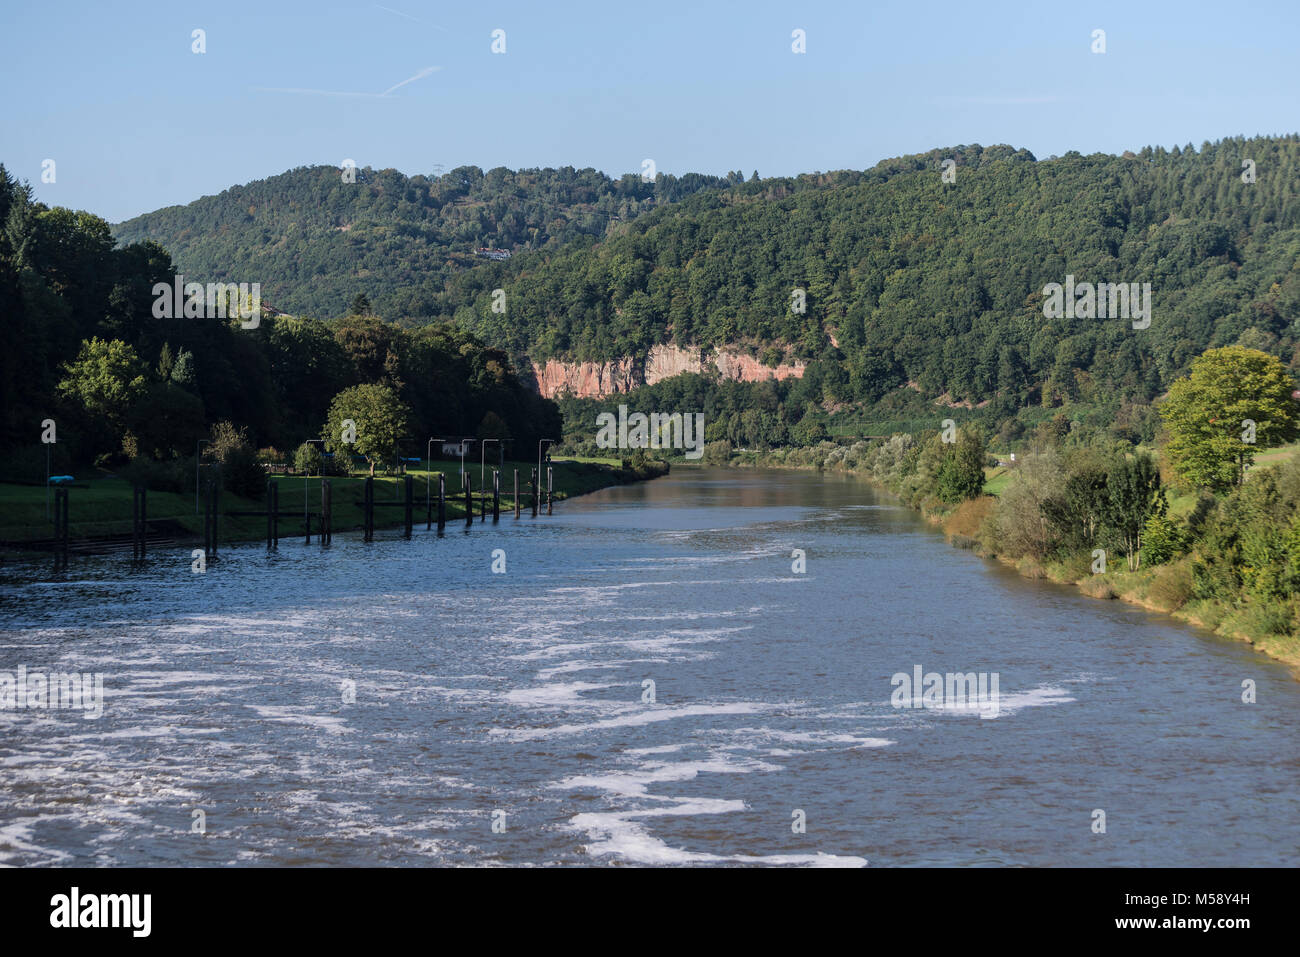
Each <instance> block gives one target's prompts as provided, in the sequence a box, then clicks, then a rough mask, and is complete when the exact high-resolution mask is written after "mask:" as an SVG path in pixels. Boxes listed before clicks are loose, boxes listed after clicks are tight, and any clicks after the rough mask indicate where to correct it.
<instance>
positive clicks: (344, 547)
mask: <svg viewBox="0 0 1300 957" xmlns="http://www.w3.org/2000/svg"><path fill="white" fill-rule="evenodd" d="M376 538H377V540H376V541H375V542H373V543H371V544H365V543H363V542H362V541H361V540H360V536H359V535H336V536H335V538H334V544H333V545H332V546H331V547H330V548H328V549H322V548H321V547H319V545H317V544H316V543H314V542H313V544H312V545H311V546H306V545H304V544H302V543H301V542H300V541H293V540H286V541H282V542H281V545H280V549H279V551H278V553H274V554H270V555H268V554H267V552H266V550H265V547H264V546H263V545H259V544H248V545H229V546H226V547H224V548H223V550H222V552H221V559H220V561H219V562H218V563H214V564H213V565H212V566H210V567H209V568H208V570H207V571H206V573H204V574H195V573H193V572H192V571H191V566H190V555H189V552H188V550H185V551H180V550H177V551H169V552H165V553H159V554H155V555H151V556H150V558H149V560H148V562H147V563H145V564H144V565H143V566H140V567H132V566H131V564H130V562H129V560H125V559H119V558H105V557H96V558H90V557H83V558H77V557H74V558H73V560H72V564H71V567H70V569H69V570H68V571H67V572H66V573H59V574H58V575H55V576H53V577H52V576H51V574H50V573H49V572H48V571H47V570H46V569H45V568H44V566H41V567H35V566H27V567H10V568H8V569H5V570H4V571H3V577H2V578H0V671H7V672H9V673H10V674H16V669H17V668H18V667H19V666H20V665H21V666H24V667H26V668H27V670H28V671H29V672H40V671H46V672H58V671H61V672H79V673H102V675H103V688H104V691H103V715H102V717H100V718H98V719H88V718H87V717H85V713H84V712H81V711H77V710H73V709H63V710H60V709H46V710H39V709H22V710H14V709H10V710H0V864H18V865H30V864H56V865H57V864H92V865H93V864H116V865H147V864H206V865H218V864H220V865H225V864H235V865H306V864H334V865H369V864H404V865H412V864H419V865H465V864H470V865H498V864H504V865H525V864H527V865H554V864H598V865H607V864H624V865H626V864H705V865H709V864H788V865H803V864H814V865H815V864H829V865H847V866H861V865H863V864H865V863H867V862H869V863H870V866H915V865H1036V866H1042V865H1175V866H1198V865H1266V864H1282V865H1286V864H1295V863H1296V861H1297V857H1298V854H1297V851H1298V848H1300V789H1297V788H1296V787H1295V784H1296V781H1297V776H1298V772H1300V735H1297V733H1296V729H1297V727H1300V684H1297V683H1296V681H1295V680H1294V679H1293V677H1292V675H1291V673H1290V672H1289V671H1288V669H1287V668H1285V667H1284V666H1282V665H1279V664H1277V663H1276V662H1273V661H1271V660H1269V659H1267V658H1265V657H1263V656H1261V655H1259V654H1258V653H1256V652H1253V651H1252V650H1251V649H1250V648H1249V647H1248V646H1246V645H1245V644H1243V643H1238V642H1233V641H1228V640H1224V639H1219V638H1216V637H1214V636H1211V635H1208V634H1205V633H1202V632H1198V631H1195V630H1193V629H1190V628H1187V627H1184V626H1181V625H1178V624H1176V623H1174V622H1172V621H1170V620H1168V619H1165V618H1163V617H1161V616H1158V615H1154V614H1149V613H1147V612H1144V611H1142V610H1140V609H1136V608H1133V607H1131V606H1127V605H1123V604H1120V603H1117V602H1102V601H1096V600H1092V599H1088V598H1085V597H1083V596H1081V595H1080V594H1078V592H1077V591H1076V590H1074V589H1072V588H1066V587H1060V586H1053V585H1049V584H1044V583H1042V582H1026V581H1024V580H1022V579H1020V578H1019V577H1018V576H1016V575H1015V574H1014V573H1011V572H1008V571H1006V570H1003V569H1002V568H1000V567H999V566H996V565H994V564H992V563H989V562H987V561H984V560H981V559H979V558H977V557H975V556H974V555H972V554H970V553H969V552H964V551H960V550H957V549H954V548H952V547H950V546H949V545H948V544H947V543H946V542H945V541H944V540H943V538H942V537H941V536H940V535H938V534H936V533H935V532H934V531H932V530H931V529H929V528H928V527H926V526H925V525H924V523H922V522H921V521H920V519H919V518H918V517H917V516H916V515H914V514H913V513H911V512H910V511H908V510H906V509H905V508H903V507H901V506H899V505H898V504H897V503H896V502H894V501H893V500H892V499H890V498H889V497H888V496H886V495H883V494H882V493H879V492H877V491H875V490H874V489H872V488H871V487H870V486H868V485H866V484H864V483H862V482H860V481H858V480H855V479H853V478H852V477H846V476H836V475H827V476H818V475H813V474H807V473H792V472H736V471H711V470H687V469H681V470H679V471H677V472H675V473H673V474H672V475H671V476H669V477H667V478H665V479H661V480H658V481H654V482H650V483H645V484H640V485H633V486H627V487H622V488H614V489H607V490H604V491H601V492H598V493H595V494H593V495H590V496H586V497H583V498H580V499H575V500H573V501H570V502H566V503H563V504H562V505H560V506H558V507H557V509H556V512H555V514H554V515H553V516H551V517H549V518H548V517H544V516H543V517H540V518H538V519H531V518H529V517H527V516H526V515H525V517H524V518H523V519H521V520H518V521H516V520H515V519H514V518H513V517H504V516H503V518H502V520H501V523H500V525H498V526H496V527H493V526H492V525H491V523H490V520H489V523H488V524H487V525H480V524H478V523H476V524H475V526H474V528H473V530H472V531H470V532H466V531H465V530H464V527H463V526H457V525H449V526H448V529H447V534H446V536H445V537H443V538H437V537H436V534H434V533H429V532H425V531H423V529H422V527H421V528H420V529H419V530H417V532H416V535H415V538H414V540H413V541H409V542H408V541H403V540H402V539H401V538H400V533H398V532H392V531H380V532H378V533H377V535H376ZM495 549H501V550H503V552H504V555H502V554H500V553H498V555H497V556H496V563H497V566H498V568H500V567H501V562H502V559H504V571H503V572H496V573H494V572H493V570H492V567H493V562H494V556H493V551H494V550H495ZM796 549H798V550H802V552H803V553H804V556H805V557H804V562H805V567H806V570H805V571H803V572H802V573H799V572H796V571H795V570H794V568H793V565H794V564H795V559H794V558H793V557H792V554H793V553H794V552H795V550H796ZM918 666H919V667H920V668H922V669H923V670H924V672H927V673H928V672H938V673H949V672H953V673H967V672H974V673H987V674H989V675H990V676H991V675H993V674H996V675H997V678H998V688H999V697H998V704H997V709H996V714H995V715H994V713H993V712H992V711H991V710H989V709H988V708H986V709H985V710H984V712H983V713H984V714H985V715H987V717H985V716H981V713H980V712H978V711H976V710H970V709H965V710H963V709H961V708H948V709H939V708H924V707H922V708H898V707H894V705H893V703H892V701H891V697H892V696H893V695H894V690H895V686H894V684H893V682H892V681H891V676H893V675H895V674H897V673H903V674H908V675H911V674H912V673H913V671H914V669H915V668H917V667H918ZM1247 679H1250V680H1252V681H1254V682H1255V688H1256V695H1257V699H1258V700H1257V702H1256V703H1253V704H1247V703H1243V701H1242V682H1243V681H1245V680H1247ZM991 680H992V679H991V678H990V681H991ZM647 682H653V685H649V684H647ZM353 689H354V694H355V700H354V701H353V700H352V697H353V694H352V693H351V692H352V691H353ZM919 693H920V692H919V690H918V695H919ZM1099 811H1100V812H1104V815H1105V817H1104V824H1105V831H1104V833H1100V832H1099V827H1100V822H1101V821H1102V818H1101V817H1100V815H1098V813H1097V812H1099Z"/></svg>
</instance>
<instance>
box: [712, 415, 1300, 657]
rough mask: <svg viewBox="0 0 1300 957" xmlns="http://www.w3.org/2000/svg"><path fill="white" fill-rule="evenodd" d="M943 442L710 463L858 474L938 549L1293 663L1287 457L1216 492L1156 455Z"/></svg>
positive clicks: (1102, 443) (1046, 444)
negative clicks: (996, 449)
mask: <svg viewBox="0 0 1300 957" xmlns="http://www.w3.org/2000/svg"><path fill="white" fill-rule="evenodd" d="M946 437H947V438H948V439H949V440H950V441H947V442H945V441H944V438H945V436H944V434H943V433H942V432H940V431H938V430H936V431H934V432H928V433H923V434H921V435H919V436H913V435H909V434H897V435H893V436H890V437H889V438H887V439H876V440H870V441H858V442H855V443H853V444H851V445H837V444H835V443H831V442H823V443H821V444H819V445H817V446H814V447H805V448H791V449H776V450H770V451H766V452H746V453H743V454H735V455H730V456H728V455H725V454H723V450H720V449H715V450H713V454H712V456H711V457H710V458H711V461H712V463H713V464H728V465H731V466H738V467H746V466H749V467H755V466H760V467H772V468H799V469H817V470H823V471H845V472H852V473H854V474H858V475H862V476H863V477H865V478H867V479H869V480H870V481H872V482H873V483H875V484H877V485H878V486H880V487H883V488H885V489H886V490H888V491H890V492H892V493H893V494H895V495H897V496H898V497H899V498H900V499H901V500H902V501H903V502H904V503H905V504H907V505H908V506H910V507H912V508H915V509H917V510H918V511H920V512H921V513H922V514H923V515H924V516H925V517H926V518H927V520H929V521H930V522H931V523H933V524H934V525H936V526H938V527H939V528H941V529H942V530H943V532H944V533H945V535H946V536H947V538H948V539H949V541H950V542H951V543H952V544H954V545H956V546H958V547H962V548H969V549H972V550H973V551H975V552H976V553H977V554H979V555H981V556H984V557H986V558H990V559H995V560H998V561H1001V562H1003V563H1005V564H1007V565H1009V566H1011V567H1013V568H1015V569H1016V570H1017V571H1018V572H1019V573H1020V574H1021V575H1023V576H1025V577H1026V578H1040V579H1047V580H1050V581H1053V582H1057V583H1062V584H1072V585H1075V586H1077V587H1078V588H1079V589H1080V590H1081V591H1082V592H1083V593H1084V594H1085V595H1088V596H1090V597H1094V598H1101V599H1121V600H1124V601H1128V602H1132V603H1133V604H1137V605H1140V606H1142V607H1144V608H1147V609H1150V610H1153V611H1159V612H1164V613H1167V614H1170V615H1172V616H1174V617H1176V618H1178V619H1181V620H1183V621H1186V622H1188V623H1190V624H1193V625H1197V626H1200V627H1203V628H1207V629H1209V630H1211V631H1214V632H1215V633H1217V634H1219V635H1222V636H1225V637H1231V638H1236V639H1241V640H1244V641H1248V642H1250V643H1251V644H1252V645H1253V646H1254V647H1255V648H1257V649H1258V650H1260V651H1262V652H1264V653H1266V654H1268V655H1270V656H1272V657H1274V658H1277V659H1279V660H1282V661H1284V662H1286V663H1288V664H1290V665H1292V666H1297V667H1300V599H1298V598H1297V596H1298V595H1300V455H1297V454H1295V453H1296V452H1297V451H1300V450H1297V449H1295V448H1294V447H1290V448H1288V449H1285V450H1283V451H1282V452H1281V453H1277V454H1275V455H1276V458H1277V461H1275V462H1273V463H1270V464H1267V465H1263V464H1261V466H1259V467H1256V468H1253V469H1251V470H1250V471H1249V472H1247V473H1245V476H1244V477H1243V478H1242V480H1241V481H1240V482H1239V483H1237V484H1233V485H1231V486H1229V487H1227V488H1226V489H1220V490H1217V491H1216V490H1209V489H1203V488H1202V489H1197V488H1192V487H1188V483H1186V482H1185V481H1184V480H1183V479H1181V478H1180V477H1179V475H1178V474H1177V473H1176V472H1175V470H1174V469H1173V468H1172V467H1171V465H1170V463H1169V461H1168V456H1167V454H1163V453H1161V454H1157V453H1155V452H1153V451H1151V450H1148V449H1144V448H1141V447H1135V446H1133V445H1132V444H1130V443H1126V442H1121V441H1113V440H1110V441H1108V440H1106V439H1104V438H1100V437H1098V436H1097V435H1096V434H1092V435H1090V436H1088V437H1087V438H1086V439H1083V438H1080V439H1076V438H1075V437H1074V436H1072V434H1071V433H1070V432H1069V430H1068V429H1055V430H1053V429H1043V430H1040V432H1039V433H1038V434H1036V435H1034V436H1033V437H1031V438H1030V439H1029V440H1027V441H1026V442H1024V443H1022V444H1021V445H1020V448H1019V451H1018V452H1017V453H1016V456H1015V461H1014V463H1013V462H1012V461H1011V453H1010V452H1006V453H1004V454H1003V455H1000V456H990V455H988V453H987V451H986V449H985V447H984V442H983V439H982V437H981V435H980V434H979V433H978V432H977V431H976V430H975V429H974V428H971V429H965V428H964V429H961V430H958V431H957V434H956V435H953V434H949V435H947V436H946ZM990 493H994V494H990Z"/></svg>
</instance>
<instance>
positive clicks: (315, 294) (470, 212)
mask: <svg viewBox="0 0 1300 957" xmlns="http://www.w3.org/2000/svg"><path fill="white" fill-rule="evenodd" d="M345 174H346V175H347V176H349V177H351V178H352V180H353V181H352V182H345ZM743 179H744V177H743V176H742V175H741V174H740V173H733V174H731V177H730V178H721V177H716V176H701V175H697V174H689V175H686V176H682V177H680V178H678V177H674V176H658V177H656V178H655V181H654V182H653V183H647V182H643V181H642V179H641V177H640V176H639V175H632V174H628V175H626V176H624V177H622V178H621V179H618V180H613V179H610V178H608V177H606V176H605V175H603V174H602V173H598V172H597V171H596V170H593V169H582V170H575V169H573V168H572V167H565V168H563V169H528V170H519V171H518V172H512V171H511V170H507V169H504V168H498V169H493V170H490V171H488V172H487V173H484V172H483V171H482V170H480V169H479V168H477V167H474V166H463V167H460V168H458V169H455V170H452V171H451V172H449V173H446V174H445V175H442V176H432V177H430V176H409V177H408V176H404V175H402V174H401V173H399V172H397V171H396V170H391V169H386V170H378V171H376V170H372V169H369V168H362V169H355V170H348V171H345V170H342V169H338V168H335V167H332V166H313V167H303V168H300V169H294V170H290V171H289V172H287V173H282V174H280V175H279V176H272V177H270V178H268V179H264V180H257V181H256V182H252V183H249V184H247V185H244V186H235V187H232V188H231V189H228V190H226V191H225V192H223V193H221V194H220V195H218V196H205V197H203V198H202V199H199V200H196V201H195V202H192V203H190V204H188V205H186V206H169V207H167V208H165V209H160V210H157V211H155V212H152V213H147V214H145V215H143V216H137V217H136V218H135V219H131V220H127V221H126V222H124V223H120V224H118V225H117V226H115V227H114V230H113V232H114V235H115V237H116V238H117V239H118V241H119V242H121V243H123V244H129V243H134V242H140V241H143V240H146V239H152V240H155V241H156V242H158V243H159V244H160V245H161V246H163V247H164V248H165V249H167V251H168V252H170V253H171V254H172V257H173V259H174V260H175V262H176V265H177V267H178V268H179V269H180V270H181V271H182V272H184V273H185V274H186V275H188V276H193V277H194V278H196V279H198V280H200V281H204V282H208V281H217V280H230V281H235V282H260V283H261V284H262V294H263V296H264V297H265V299H266V301H267V302H268V303H270V304H272V305H274V306H275V307H276V308H278V309H280V310H283V311H288V312H293V313H302V314H307V315H313V316H336V315H342V314H343V313H344V312H345V311H346V309H347V306H348V304H349V303H350V302H351V301H352V298H353V296H354V295H355V294H356V293H358V292H361V293H365V294H366V295H367V296H368V297H369V299H370V301H371V302H372V303H373V304H374V306H375V308H376V310H377V311H378V312H379V313H380V314H382V315H384V316H385V317H388V318H392V319H401V318H408V319H409V318H416V319H418V318H428V317H433V316H437V315H439V314H441V313H443V312H446V311H448V310H447V305H446V299H445V294H444V293H445V283H446V280H447V278H448V277H450V276H452V275H454V274H456V273H457V272H459V271H461V270H464V269H467V268H473V267H474V266H476V265H479V264H481V263H484V262H488V261H489V260H487V259H485V258H483V257H482V256H479V255H477V253H476V250H478V249H479V248H488V249H494V250H495V249H502V250H506V251H509V252H511V253H518V252H520V251H522V250H530V249H546V248H550V247H554V246H557V245H560V244H564V243H572V242H576V241H586V242H590V241H591V239H593V238H596V237H600V236H602V235H604V233H605V231H606V229H607V227H608V226H609V225H610V224H611V223H617V222H623V221H628V220H631V219H634V218H636V217H637V216H638V215H640V214H641V213H643V212H645V211H646V210H649V209H653V208H654V207H655V206H657V205H663V204H666V203H671V202H674V201H676V200H679V199H681V198H683V197H686V196H689V195H690V194H692V193H694V192H696V191H698V190H701V189H718V188H721V187H725V186H727V185H729V184H730V183H734V182H740V181H742V180H743Z"/></svg>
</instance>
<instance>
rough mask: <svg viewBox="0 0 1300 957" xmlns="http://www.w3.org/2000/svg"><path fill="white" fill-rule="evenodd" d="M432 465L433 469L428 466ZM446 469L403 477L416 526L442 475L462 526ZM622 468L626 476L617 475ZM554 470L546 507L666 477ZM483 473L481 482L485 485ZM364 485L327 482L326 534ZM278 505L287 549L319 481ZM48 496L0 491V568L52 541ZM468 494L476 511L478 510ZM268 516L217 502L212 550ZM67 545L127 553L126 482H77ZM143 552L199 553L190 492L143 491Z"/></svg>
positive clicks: (639, 471)
mask: <svg viewBox="0 0 1300 957" xmlns="http://www.w3.org/2000/svg"><path fill="white" fill-rule="evenodd" d="M430 464H439V463H430ZM450 464H451V466H452V467H451V469H449V470H447V469H444V470H437V469H432V470H430V469H419V470H411V471H409V473H408V474H410V475H411V477H412V483H413V486H414V489H413V498H414V512H415V520H416V524H420V523H423V522H424V521H425V520H426V514H427V505H426V503H429V502H431V503H432V505H433V508H434V510H435V512H436V509H437V491H438V476H439V474H445V475H446V476H447V480H446V491H447V499H446V516H447V521H448V522H454V521H462V522H463V521H464V520H465V496H464V493H463V491H462V490H461V488H460V481H459V478H458V476H457V472H458V471H459V465H458V464H457V463H450ZM625 466H626V467H625ZM533 468H536V463H535V462H534V463H531V464H530V463H528V462H506V463H505V465H504V467H503V468H502V473H501V478H502V481H501V511H502V512H503V513H506V512H511V511H513V510H514V504H515V500H514V472H515V470H516V469H517V470H518V472H519V482H520V486H519V499H520V507H521V509H531V507H532V498H531V494H530V493H529V491H528V488H527V482H528V477H529V476H530V475H531V472H532V469H533ZM551 468H552V469H553V483H554V484H553V491H554V500H555V501H556V502H562V501H565V500H567V499H571V498H576V497H577V496H580V495H586V494H588V493H590V492H595V491H598V490H600V489H603V488H609V487H611V486H614V485H624V484H627V483H629V482H640V481H648V480H650V479H654V478H659V477H660V476H663V475H667V474H668V468H669V467H668V464H667V463H666V462H654V461H648V462H645V463H640V464H638V465H635V466H634V465H632V464H631V463H621V462H620V461H619V460H617V459H607V460H604V459H601V460H596V459H573V460H555V461H553V462H552V463H551ZM466 471H467V472H468V473H469V474H470V476H471V480H472V481H473V483H474V485H475V487H476V488H477V487H478V486H479V484H480V477H479V468H478V466H477V465H473V466H471V465H468V464H467V465H466ZM491 475H492V472H491V469H488V470H486V471H485V473H484V478H485V479H486V481H487V483H488V484H489V485H490V484H491ZM365 478H366V477H365V475H352V476H348V477H334V478H332V479H331V486H332V493H333V502H332V513H333V514H332V520H333V531H334V532H336V533H342V532H352V531H360V530H361V529H362V521H363V517H362V508H361V497H362V488H363V486H364V484H365ZM404 482H405V480H404V478H403V477H402V476H397V475H376V476H375V484H374V490H375V491H374V496H375V502H376V504H377V505H383V507H381V508H377V509H376V510H375V527H376V528H377V529H393V528H400V527H402V525H403V522H404V515H403V510H402V509H400V508H392V507H389V506H391V504H392V503H395V502H400V501H402V496H403V492H404V488H403V486H404ZM542 482H543V491H542V495H543V503H544V502H545V477H544V476H543V479H542ZM277 484H278V485H279V499H280V516H281V517H280V536H281V537H282V538H285V539H291V538H294V537H296V536H303V535H305V532H306V526H305V523H304V520H303V514H304V512H311V513H313V514H316V513H318V512H319V509H320V480H319V479H318V478H317V477H315V476H311V477H307V478H304V477H302V476H292V475H286V476H282V477H280V478H279V479H278V482H277ZM46 497H47V496H46V490H45V488H43V487H41V486H33V485H14V484H0V560H3V561H11V560H31V559H32V558H33V557H34V556H37V555H39V554H40V553H41V552H42V551H44V550H45V549H46V548H47V547H48V543H49V541H50V540H51V538H52V536H53V523H52V522H49V521H47V520H46ZM477 501H478V493H477V491H476V492H475V508H477V507H478V504H477ZM265 508H266V503H265V501H264V500H259V499H252V498H246V497H242V496H238V495H234V494H232V493H230V492H223V493H222V496H221V511H222V512H223V515H222V516H221V524H220V529H219V535H220V538H219V541H220V542H222V543H226V542H248V541H260V540H263V539H265V537H266V519H265V518H264V517H254V516H227V515H225V514H224V513H226V512H253V511H260V510H263V509H265ZM68 511H69V522H68V527H69V541H70V547H71V549H72V550H73V551H83V552H96V551H111V550H113V549H114V548H115V547H121V546H122V545H123V544H125V545H127V546H128V547H129V543H130V536H131V521H132V519H131V516H132V489H131V486H130V484H129V483H127V482H126V481H125V480H123V479H120V478H117V477H115V476H113V475H110V474H104V475H101V476H99V477H96V478H92V479H89V480H88V481H85V482H77V483H74V484H73V485H71V486H69V509H68ZM148 516H149V525H150V539H149V540H150V547H154V546H155V545H170V544H173V543H175V544H182V543H184V544H188V543H199V542H201V541H202V538H203V515H202V513H201V512H200V511H199V510H198V507H197V504H196V500H195V495H194V491H193V489H187V490H185V491H183V492H176V491H165V490H150V491H149V493H148ZM318 524H319V519H318V518H315V519H314V520H313V523H312V533H313V535H314V534H315V533H316V532H317V531H318Z"/></svg>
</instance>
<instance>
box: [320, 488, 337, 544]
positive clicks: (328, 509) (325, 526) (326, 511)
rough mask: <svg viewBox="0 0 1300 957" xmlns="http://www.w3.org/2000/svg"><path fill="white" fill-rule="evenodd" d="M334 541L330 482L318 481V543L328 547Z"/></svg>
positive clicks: (332, 493)
mask: <svg viewBox="0 0 1300 957" xmlns="http://www.w3.org/2000/svg"><path fill="white" fill-rule="evenodd" d="M333 539H334V492H333V489H332V488H331V486H330V480H329V479H327V478H323V479H321V480H320V543H321V544H322V545H329V544H330V543H331V542H332V541H333Z"/></svg>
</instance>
